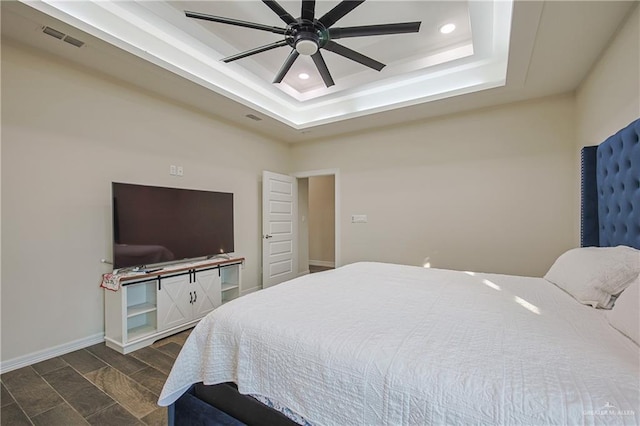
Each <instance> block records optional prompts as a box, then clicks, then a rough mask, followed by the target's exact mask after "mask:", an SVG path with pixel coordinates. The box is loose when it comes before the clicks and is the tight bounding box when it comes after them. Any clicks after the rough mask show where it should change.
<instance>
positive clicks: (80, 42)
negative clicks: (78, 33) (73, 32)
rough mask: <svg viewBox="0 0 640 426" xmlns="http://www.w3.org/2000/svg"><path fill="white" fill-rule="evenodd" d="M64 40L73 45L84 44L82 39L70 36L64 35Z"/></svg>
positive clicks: (80, 45)
mask: <svg viewBox="0 0 640 426" xmlns="http://www.w3.org/2000/svg"><path fill="white" fill-rule="evenodd" d="M64 41H66V42H67V43H69V44H71V45H73V46H75V47H82V46H83V45H84V41H80V40H78V39H77V38H73V37H71V36H66V37H65V38H64Z"/></svg>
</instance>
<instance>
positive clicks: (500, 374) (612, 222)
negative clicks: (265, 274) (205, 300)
mask: <svg viewBox="0 0 640 426" xmlns="http://www.w3.org/2000/svg"><path fill="white" fill-rule="evenodd" d="M639 135H640V120H637V121H635V122H633V123H631V124H630V125H629V126H628V127H626V128H625V129H623V130H621V131H620V132H618V133H617V134H616V135H614V136H612V137H610V138H609V139H607V140H606V141H605V142H603V143H602V144H600V145H599V146H597V147H587V148H584V149H583V152H582V161H583V163H582V174H583V176H582V182H583V185H582V215H581V218H582V219H581V220H582V222H581V240H582V241H581V247H580V248H576V249H573V250H569V251H567V252H566V253H565V254H563V255H562V256H560V257H559V258H558V260H557V261H556V262H555V263H554V265H553V266H552V267H551V268H550V269H549V272H548V273H547V274H546V275H545V277H544V278H534V277H517V276H508V275H500V274H482V273H474V272H470V271H451V270H441V269H427V268H420V267H413V266H406V265H393V264H383V263H375V262H359V263H355V264H351V265H346V266H344V267H341V268H338V269H336V270H333V271H326V272H321V273H317V274H311V275H306V276H303V277H300V278H297V279H294V280H292V281H289V282H287V283H283V284H280V285H278V286H275V287H271V288H269V289H266V290H263V291H260V292H257V293H252V294H249V295H246V296H243V297H242V298H239V299H237V300H234V301H232V302H230V303H227V304H225V305H223V306H221V307H220V308H218V309H216V310H215V311H214V312H212V313H211V314H210V315H208V316H207V317H206V318H204V319H203V320H202V321H201V322H200V323H199V324H198V326H197V327H196V328H195V329H194V331H193V332H192V333H191V335H190V337H189V339H188V340H187V342H186V343H185V345H184V347H183V349H182V351H181V353H180V354H179V356H178V358H177V360H176V362H175V364H174V367H173V369H172V371H171V374H170V375H169V377H168V379H167V382H166V383H165V386H164V389H163V391H162V394H161V396H160V400H159V404H160V405H163V406H167V405H168V406H170V408H169V421H170V424H229V425H235V424H265V425H279V424H282V425H294V424H314V425H316V424H317V425H320V424H324V425H333V424H335V425H350V424H357V425H372V424H376V425H377V424H387V425H402V424H406V425H414V424H629V425H632V424H638V423H640V389H639V387H640V386H639V378H640V361H639V356H640V349H639V346H638V340H640V339H639V338H638V336H637V333H638V332H637V330H636V328H635V327H636V326H637V323H638V322H639V321H640V318H639V316H638V315H639V313H638V312H639V311H638V306H637V304H638V299H639V297H640V296H638V295H637V292H638V287H639V286H640V278H638V275H639V274H640V251H638V249H640V220H639V216H640V215H639V214H638V212H640V143H639V142H638V136H639ZM585 283H586V284H585ZM634 322H635V324H634Z"/></svg>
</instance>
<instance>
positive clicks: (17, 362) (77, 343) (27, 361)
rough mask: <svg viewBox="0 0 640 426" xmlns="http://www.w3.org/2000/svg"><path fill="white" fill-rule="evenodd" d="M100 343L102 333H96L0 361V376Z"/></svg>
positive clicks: (102, 339) (102, 338) (102, 337)
mask: <svg viewBox="0 0 640 426" xmlns="http://www.w3.org/2000/svg"><path fill="white" fill-rule="evenodd" d="M101 342H104V333H97V334H94V335H93V336H89V337H85V338H83V339H78V340H74V341H72V342H69V343H64V344H62V345H58V346H54V347H52V348H48V349H43V350H41V351H37V352H32V353H30V354H27V355H23V356H20V357H17V358H13V359H10V360H7V361H2V362H0V374H4V373H8V372H9V371H13V370H17V369H18V368H22V367H26V366H27V365H31V364H35V363H38V362H41V361H46V360H48V359H51V358H55V357H57V356H60V355H66V354H68V353H70V352H73V351H77V350H79V349H84V348H86V347H89V346H92V345H96V344H98V343H101Z"/></svg>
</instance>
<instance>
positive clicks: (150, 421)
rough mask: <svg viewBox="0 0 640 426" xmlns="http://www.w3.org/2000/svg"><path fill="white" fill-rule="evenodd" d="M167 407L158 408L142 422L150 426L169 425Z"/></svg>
mask: <svg viewBox="0 0 640 426" xmlns="http://www.w3.org/2000/svg"><path fill="white" fill-rule="evenodd" d="M167 411H168V410H167V407H158V408H156V409H155V410H154V411H152V412H151V414H149V415H146V416H144V417H143V418H141V419H140V420H142V421H143V422H144V423H145V424H147V425H149V426H159V425H163V426H164V425H168V424H169V417H168V416H167Z"/></svg>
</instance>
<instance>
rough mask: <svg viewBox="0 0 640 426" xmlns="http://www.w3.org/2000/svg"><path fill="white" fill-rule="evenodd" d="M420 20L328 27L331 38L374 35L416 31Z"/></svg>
mask: <svg viewBox="0 0 640 426" xmlns="http://www.w3.org/2000/svg"><path fill="white" fill-rule="evenodd" d="M421 23H422V22H403V23H399V24H381V25H363V26H360V27H345V28H330V29H329V36H330V37H331V38H332V39H337V38H344V37H363V36H375V35H390V34H405V33H417V32H418V31H420V24H421Z"/></svg>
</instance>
